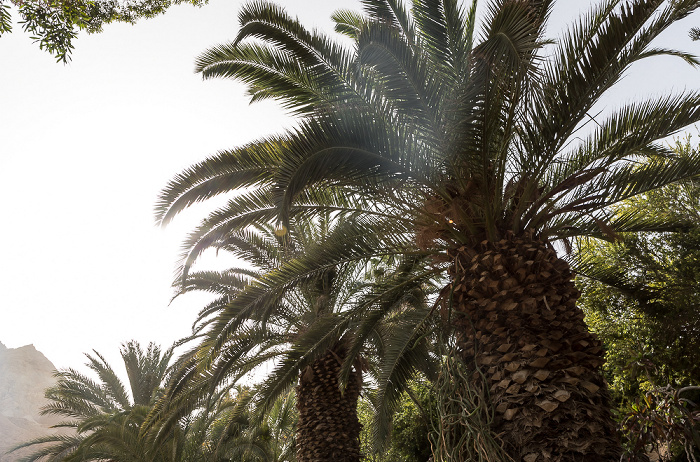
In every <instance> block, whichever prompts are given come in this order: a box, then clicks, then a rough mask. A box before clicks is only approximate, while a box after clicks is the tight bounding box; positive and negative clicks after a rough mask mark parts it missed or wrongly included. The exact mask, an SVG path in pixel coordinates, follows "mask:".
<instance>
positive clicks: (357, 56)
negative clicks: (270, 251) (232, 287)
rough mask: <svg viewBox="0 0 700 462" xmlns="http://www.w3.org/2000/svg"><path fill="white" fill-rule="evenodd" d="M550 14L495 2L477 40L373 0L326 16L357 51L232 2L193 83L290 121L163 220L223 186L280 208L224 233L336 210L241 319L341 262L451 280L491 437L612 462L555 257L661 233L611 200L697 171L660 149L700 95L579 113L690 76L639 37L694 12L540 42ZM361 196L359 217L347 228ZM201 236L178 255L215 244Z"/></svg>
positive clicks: (163, 211) (610, 432) (679, 9)
mask: <svg viewBox="0 0 700 462" xmlns="http://www.w3.org/2000/svg"><path fill="white" fill-rule="evenodd" d="M553 4H554V1H553V0H494V1H491V2H489V3H488V6H487V8H486V10H485V14H484V18H483V25H482V28H481V33H480V35H479V38H478V40H477V41H473V40H472V37H473V31H474V15H475V10H476V8H475V6H476V4H475V3H474V4H472V6H471V8H470V9H468V10H463V9H462V8H461V7H460V6H459V3H458V2H457V0H414V1H413V2H411V7H410V8H407V7H406V6H405V4H404V3H403V2H401V1H399V0H367V1H364V2H363V5H364V7H365V15H360V14H357V13H354V12H348V11H340V12H337V13H336V14H335V15H334V19H335V20H336V24H337V25H336V30H338V31H340V32H342V33H344V34H346V35H348V36H349V37H350V38H351V39H352V40H353V41H354V43H353V45H354V48H353V49H352V50H348V49H346V48H344V47H343V46H342V45H340V44H337V43H334V42H332V41H331V40H329V39H328V38H326V37H325V36H324V35H322V34H320V33H318V32H310V31H308V30H307V29H305V28H304V27H303V26H302V25H301V24H300V23H299V22H298V21H296V20H295V19H293V18H291V17H289V16H288V15H287V14H286V13H285V12H284V11H283V10H282V9H281V8H279V7H277V6H275V5H273V4H270V3H267V2H264V1H257V2H252V3H249V4H247V5H246V6H245V7H244V8H243V10H242V12H241V14H240V19H241V30H240V31H239V34H238V37H237V38H236V40H235V41H234V42H233V43H230V44H226V45H221V46H218V47H214V48H212V49H210V50H208V51H207V52H205V53H204V54H203V55H202V56H201V57H200V59H199V60H198V64H197V65H198V70H200V71H201V72H202V74H203V75H204V76H205V77H231V78H234V79H237V80H241V81H243V82H245V83H246V84H247V85H248V88H249V91H250V93H251V95H252V98H253V100H260V99H266V98H275V99H278V100H279V101H281V103H282V104H283V105H284V106H285V107H287V108H289V109H290V110H291V111H293V112H294V113H296V114H298V115H299V116H300V118H301V119H300V121H299V123H298V126H297V127H296V128H295V129H293V130H290V131H288V132H287V133H285V134H283V135H280V136H277V137H270V138H268V139H264V140H260V141H257V142H254V143H250V144H248V145H246V146H243V147H241V148H238V149H234V150H231V151H227V152H223V153H220V154H219V155H217V156H215V157H212V158H211V159H208V160H206V161H204V162H202V163H200V164H197V165H195V166H193V167H192V168H190V169H188V170H187V171H185V172H183V173H182V174H180V175H179V176H177V177H176V178H175V179H174V180H173V181H171V183H170V184H169V185H168V187H167V188H166V189H165V191H164V192H163V194H162V196H161V201H160V203H159V206H158V219H159V220H160V221H161V222H162V223H166V222H168V221H169V220H170V219H171V218H172V217H173V216H174V215H175V214H177V213H178V212H179V211H180V210H182V209H183V208H185V207H188V206H189V205H191V204H193V203H196V202H198V201H201V200H205V199H208V198H210V197H212V196H214V195H216V194H221V193H225V192H229V191H236V190H238V191H244V190H245V191H248V192H247V193H246V194H248V197H250V198H253V197H254V196H255V195H256V194H258V192H259V191H265V194H268V193H269V194H272V195H273V198H274V200H273V205H274V206H273V207H268V208H267V209H265V210H261V209H256V210H257V212H256V213H252V212H250V210H246V209H237V210H234V209H230V210H229V211H228V213H229V215H228V220H230V221H231V223H235V224H234V225H232V226H240V224H241V223H244V222H246V221H247V222H248V223H253V222H255V221H256V220H257V221H258V222H265V221H268V222H274V221H275V220H276V219H279V220H280V223H281V224H283V225H285V226H286V225H288V223H289V222H290V220H292V219H293V217H294V216H296V215H298V214H305V215H307V216H308V215H312V214H314V213H319V211H326V212H327V211H328V210H334V211H336V213H339V214H344V213H347V214H348V216H350V217H352V219H348V220H345V221H344V223H343V225H342V227H341V228H340V229H339V230H338V231H337V232H336V233H335V235H336V237H335V238H333V239H329V240H327V241H326V242H325V244H324V248H323V249H316V250H315V251H314V252H312V253H309V254H308V255H306V256H303V257H299V259H297V260H296V261H295V262H294V264H287V265H283V266H282V267H281V268H280V270H279V271H276V272H274V273H271V274H270V275H269V276H268V278H267V279H266V280H265V283H264V284H262V283H261V284H254V285H250V286H248V287H247V288H246V289H245V290H244V292H243V293H242V294H241V295H240V296H239V297H238V299H239V300H244V301H246V303H245V304H244V305H242V306H240V309H241V310H244V311H250V312H252V311H254V310H256V309H258V308H259V307H261V306H264V305H266V304H267V303H268V302H269V300H270V299H271V298H274V297H275V296H276V294H277V293H278V291H279V290H281V288H286V287H290V286H293V285H294V284H295V283H300V282H301V281H304V280H306V279H307V278H308V277H309V275H312V274H321V273H322V272H323V271H326V270H328V268H330V267H332V266H333V265H335V264H337V262H350V261H364V262H367V261H369V260H370V259H372V258H380V257H381V258H387V257H391V256H400V255H403V256H405V258H407V259H408V258H414V259H416V260H417V261H421V262H425V261H426V259H430V260H429V261H430V262H431V263H432V264H431V265H426V264H421V265H415V266H414V267H412V268H411V271H412V274H413V276H412V278H415V279H420V278H423V277H427V276H432V277H436V278H437V277H439V276H442V278H443V279H442V280H443V281H446V282H445V283H444V287H443V290H442V292H441V296H440V297H439V299H438V301H437V302H438V303H437V304H438V306H440V307H441V309H442V311H443V313H445V318H446V319H449V320H450V321H451V323H452V326H453V327H454V328H455V329H456V330H457V332H458V335H459V338H460V347H461V356H462V357H463V358H464V359H466V360H468V361H467V362H468V363H472V362H473V363H474V364H475V367H478V369H479V370H480V371H482V372H483V374H484V376H485V377H486V380H487V382H488V388H489V389H490V392H491V402H492V404H493V408H494V412H495V415H496V418H495V420H494V424H493V431H494V432H496V433H498V434H500V435H503V438H504V439H505V441H506V443H507V447H508V449H509V451H510V453H511V455H512V457H513V458H515V459H516V460H524V461H526V462H534V461H537V460H586V461H596V460H605V461H609V460H616V459H617V458H618V457H619V451H620V448H619V443H618V442H617V440H616V438H615V436H614V435H615V427H614V424H613V422H612V419H611V417H610V412H609V405H608V397H607V391H606V386H605V383H604V380H603V377H602V376H601V374H600V372H599V367H600V365H601V364H602V363H603V359H602V346H601V344H600V342H599V341H598V340H597V339H595V338H594V337H593V336H592V335H591V334H590V333H589V332H588V330H587V328H586V325H585V323H584V322H583V315H582V313H581V311H580V310H579V309H578V308H577V307H576V299H577V297H578V292H577V290H576V288H575V287H574V285H573V283H572V281H571V279H572V277H573V273H572V271H571V269H570V268H569V265H568V263H567V262H566V261H565V260H564V259H562V258H560V257H559V256H558V255H557V253H556V252H555V250H554V245H555V244H556V243H560V244H562V245H563V247H565V248H566V247H567V246H568V245H569V241H570V239H572V238H576V237H578V236H591V237H595V238H600V239H614V237H615V235H616V233H618V232H626V231H629V232H634V231H643V230H663V229H669V228H672V227H673V226H674V225H675V224H676V223H674V222H672V220H671V221H668V220H667V221H664V220H658V219H655V218H654V217H649V216H644V215H643V214H635V213H628V214H624V215H615V214H613V213H612V212H611V206H613V205H614V204H617V203H619V202H620V201H623V200H625V199H628V198H630V197H634V196H635V195H638V194H642V193H644V192H646V191H650V190H653V189H656V188H659V187H661V186H663V185H665V184H668V183H672V182H674V181H677V180H680V179H683V178H688V177H692V176H695V175H698V174H699V173H700V156H697V155H693V156H689V157H682V158H681V157H678V156H676V155H675V154H674V153H673V152H672V150H671V149H670V148H668V147H666V146H665V145H664V144H663V143H661V142H660V141H661V140H663V139H664V138H665V137H667V136H669V135H671V134H673V133H676V132H677V131H679V130H681V129H683V128H684V127H686V126H688V125H689V124H692V123H694V122H697V121H698V120H700V94H698V93H697V92H684V93H681V94H678V95H675V96H660V97H656V98H649V99H645V100H643V101H640V102H634V103H629V104H627V105H624V106H623V107H622V108H621V109H618V110H614V111H610V112H609V114H608V115H607V116H605V117H601V116H600V115H594V114H592V110H593V108H594V105H595V104H596V103H597V102H599V101H600V99H601V98H602V97H603V96H604V95H605V94H606V93H607V91H608V90H609V89H610V88H611V87H612V86H613V85H614V84H616V83H617V82H619V81H620V79H621V77H622V76H623V75H624V74H625V72H626V71H627V70H628V69H629V67H630V66H631V65H632V64H633V63H635V62H637V61H640V60H642V59H644V58H648V57H653V56H658V55H671V56H677V57H680V58H682V59H684V60H686V61H687V62H689V63H691V64H693V65H697V64H698V60H697V59H696V58H695V57H694V56H691V55H689V54H687V53H683V52H680V51H676V50H669V49H661V48H657V47H655V46H653V43H652V42H653V40H654V39H655V38H656V37H657V36H658V35H659V34H660V33H661V32H663V31H664V30H666V29H667V28H668V27H669V26H671V25H672V24H674V23H675V22H676V21H678V20H679V19H682V18H684V17H686V16H687V15H688V14H690V13H691V12H693V11H694V10H696V9H697V8H698V7H700V1H698V0H679V1H664V0H606V1H603V2H601V3H600V4H599V5H597V6H595V7H594V8H593V9H592V10H591V11H590V13H588V14H587V15H585V16H582V17H581V18H580V19H579V20H577V21H576V22H575V23H574V24H573V25H571V26H569V27H568V28H567V29H566V30H565V31H564V33H563V34H562V36H561V37H560V38H559V39H558V40H557V41H549V40H547V39H546V38H545V37H544V31H545V26H546V23H547V18H548V16H549V12H550V10H551V8H552V6H553ZM592 121H593V122H594V123H595V127H591V126H589V124H590V123H591V122H592ZM642 160H643V161H644V162H640V161H642ZM355 200H361V201H363V202H364V205H363V207H360V208H358V209H355V210H354V212H351V210H352V208H351V206H350V205H349V204H350V203H352V202H353V201H355ZM249 212H250V213H249ZM222 219H223V218H222ZM199 238H201V240H199V241H197V240H194V241H191V242H189V243H188V244H191V245H190V246H189V247H188V248H189V250H190V251H191V252H190V254H189V257H188V258H191V257H196V255H197V254H198V253H197V252H199V249H203V248H206V247H207V245H208V244H209V243H210V242H211V241H207V239H209V238H211V236H209V235H207V234H206V233H204V234H202V235H200V236H199ZM192 261H193V260H191V259H188V260H186V262H185V265H184V271H183V273H186V271H187V267H188V264H190V263H191V262H192ZM415 270H420V272H417V271H415ZM395 282H397V284H395V285H394V287H393V289H392V288H391V287H389V286H387V285H384V286H383V288H382V289H379V288H378V289H377V290H375V292H374V293H375V297H374V298H373V299H372V300H371V301H370V299H367V300H366V303H365V304H364V305H363V304H358V305H357V307H356V308H357V315H358V316H359V313H360V312H361V311H362V310H370V307H375V306H377V304H376V302H377V300H381V299H382V297H385V296H387V297H395V296H396V294H397V292H400V291H401V290H402V289H404V288H405V286H402V285H401V284H400V283H398V282H399V279H396V280H395ZM379 318H380V317H374V316H366V319H367V321H366V324H367V325H369V324H371V322H372V321H373V320H377V319H379ZM363 330H364V331H369V330H370V329H369V328H368V327H367V328H363ZM351 349H352V348H351ZM348 360H349V361H351V360H352V357H351V356H349V357H348ZM471 376H472V377H474V378H475V379H476V378H478V377H481V375H480V374H472V375H471Z"/></svg>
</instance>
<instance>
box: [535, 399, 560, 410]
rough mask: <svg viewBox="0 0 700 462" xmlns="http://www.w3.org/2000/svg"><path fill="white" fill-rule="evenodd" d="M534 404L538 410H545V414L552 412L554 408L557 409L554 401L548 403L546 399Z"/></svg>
mask: <svg viewBox="0 0 700 462" xmlns="http://www.w3.org/2000/svg"><path fill="white" fill-rule="evenodd" d="M535 404H537V406H539V407H540V408H542V409H543V410H545V411H547V412H552V411H553V410H555V409H556V408H558V407H559V403H555V402H554V401H550V400H548V399H545V400H543V401H540V402H539V403H535Z"/></svg>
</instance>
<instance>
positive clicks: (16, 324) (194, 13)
mask: <svg viewBox="0 0 700 462" xmlns="http://www.w3.org/2000/svg"><path fill="white" fill-rule="evenodd" d="M241 3H242V2H241V1H239V0H210V2H209V4H208V5H205V6H203V7H201V8H194V7H192V6H189V5H182V6H178V7H173V8H171V10H170V11H168V12H167V13H166V14H165V15H163V16H160V17H158V18H155V19H151V20H144V21H141V22H139V23H138V24H136V25H134V26H131V25H123V24H112V25H107V26H106V27H105V30H104V32H103V33H101V34H96V35H85V34H83V35H81V36H80V37H79V39H78V40H77V41H76V42H75V50H74V52H73V59H72V62H71V63H70V64H68V65H65V66H64V65H62V64H57V63H55V60H54V58H53V57H52V56H50V55H49V54H48V53H45V52H43V51H40V50H39V49H38V46H37V45H36V44H33V43H32V40H31V39H30V38H29V36H28V35H27V34H24V33H23V32H22V31H21V26H20V25H17V24H15V31H14V32H13V33H11V34H6V35H5V36H3V37H1V38H0V243H1V245H2V250H1V251H0V256H1V257H0V258H1V260H0V342H2V343H4V344H5V345H6V346H8V347H10V348H16V347H19V346H23V345H26V344H30V343H31V344H34V345H35V346H36V347H37V349H39V350H40V351H42V352H43V353H44V354H45V355H46V356H47V357H48V358H49V359H50V360H51V361H52V362H53V363H54V365H55V366H56V367H59V368H64V367H76V366H78V367H80V366H81V365H82V364H83V362H84V357H83V355H82V354H83V353H84V352H89V351H90V350H92V349H95V350H97V351H99V352H101V353H103V354H105V356H106V357H107V358H108V360H109V361H110V362H113V363H115V364H116V363H117V362H118V349H119V345H120V343H121V342H124V341H127V340H130V339H136V340H138V341H140V342H141V343H142V344H147V343H148V342H149V341H155V342H157V343H159V344H161V345H164V346H168V345H170V344H171V343H172V342H173V341H174V340H176V339H178V338H180V337H182V336H184V335H186V334H187V333H188V332H189V328H190V325H191V323H192V321H193V320H194V317H195V315H196V313H197V311H198V310H199V308H200V306H201V305H202V300H201V299H200V300H197V299H194V298H183V299H181V300H180V299H178V300H176V301H175V302H174V303H173V304H171V305H170V306H168V304H169V301H170V298H171V296H172V289H171V286H170V283H171V280H172V275H173V269H174V267H175V262H176V260H177V256H178V253H179V243H180V242H181V240H182V239H183V238H184V236H185V234H186V232H187V231H188V230H190V229H191V228H193V227H194V225H195V224H196V223H197V220H198V218H200V217H202V216H203V215H202V214H203V213H205V212H206V211H207V210H209V208H208V207H207V206H204V207H201V206H200V207H199V208H196V209H195V210H193V211H192V212H190V213H186V214H184V215H183V216H182V217H181V218H180V219H176V221H175V222H174V223H173V224H172V225H170V226H169V227H168V228H166V229H160V228H156V226H155V224H154V220H153V205H154V203H155V200H156V197H157V194H158V192H159V191H160V189H161V188H162V187H164V186H165V184H166V182H167V181H168V180H169V179H170V178H172V177H173V176H174V175H175V174H177V173H178V172H179V171H181V170H182V169H184V168H186V167H187V166H189V165H190V164H192V163H195V162H197V161H199V160H201V159H203V158H204V157H206V156H208V155H210V154H213V153H215V152H216V151H217V150H220V149H226V148H231V147H234V146H237V145H240V144H242V143H245V142H247V141H251V140H254V139H257V138H259V137H261V136H264V135H267V134H271V133H277V132H279V131H280V130H282V129H283V128H284V127H285V126H289V125H290V124H291V121H290V119H288V118H287V117H286V116H285V115H284V113H283V112H282V111H281V110H280V109H279V108H278V107H277V106H276V105H275V104H273V103H257V104H254V105H252V106H250V105H249V104H248V100H247V98H246V97H245V96H244V92H243V87H242V86H241V85H240V84H237V83H234V82H232V81H229V80H208V81H203V80H202V79H201V77H199V76H198V75H195V74H194V73H193V63H194V58H195V57H196V56H197V55H198V54H199V53H201V52H202V51H203V50H205V49H206V48H207V47H210V46H213V45H215V44H217V43H221V42H225V41H228V40H230V39H232V38H233V37H234V35H235V33H236V31H237V27H238V22H237V12H238V10H239V8H240V5H241ZM279 3H281V4H283V5H284V6H286V8H287V10H288V11H289V12H290V13H291V14H293V15H297V16H299V17H300V19H301V20H302V21H303V22H304V23H305V24H306V25H307V26H317V27H320V28H321V29H323V30H325V31H327V32H328V33H332V23H331V21H330V19H329V17H330V15H331V13H332V12H333V11H335V10H336V9H338V8H352V9H359V1H358V0H284V1H282V2H279ZM587 3H588V2H586V1H581V0H559V2H558V6H557V9H555V13H554V15H553V18H552V24H553V28H552V29H553V31H557V30H560V29H561V24H562V18H566V19H570V18H572V17H574V16H575V15H576V14H577V11H579V10H580V9H581V8H583V7H584V6H585V5H586V4H587ZM15 19H16V15H15ZM693 25H700V17H698V15H694V16H693V17H691V18H689V19H687V20H685V21H684V22H682V23H681V24H678V25H677V26H676V27H675V28H674V30H673V31H669V32H668V33H667V34H665V35H664V37H663V42H660V43H661V44H662V45H665V46H672V47H673V46H675V47H678V48H681V49H684V50H687V51H691V52H694V53H696V54H700V42H691V41H690V40H689V39H688V37H687V31H688V29H689V28H690V27H692V26H693ZM684 88H687V89H691V88H692V89H697V88H700V70H693V69H692V68H690V67H689V66H687V65H685V64H684V63H682V62H681V61H680V60H677V59H670V58H663V59H656V60H654V61H652V62H650V64H647V65H643V66H637V67H634V68H632V70H631V72H630V73H629V76H628V77H626V78H625V79H624V80H623V82H622V83H621V84H620V85H618V87H616V89H615V95H614V98H611V99H609V100H606V101H605V102H603V104H601V109H602V110H604V109H605V108H606V107H608V106H611V105H614V104H615V103H619V102H622V101H629V100H631V99H634V98H643V97H645V96H646V95H652V94H659V93H660V92H661V91H662V90H666V91H668V90H674V91H680V90H683V89H684ZM691 132H693V133H696V130H691Z"/></svg>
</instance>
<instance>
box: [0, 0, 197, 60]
mask: <svg viewBox="0 0 700 462" xmlns="http://www.w3.org/2000/svg"><path fill="white" fill-rule="evenodd" d="M206 2H207V0H136V1H128V2H122V1H119V0H107V1H103V0H29V1H27V0H0V35H2V34H4V33H8V32H11V31H12V17H11V14H10V5H14V6H15V7H16V8H17V13H18V14H19V16H20V18H21V20H20V24H22V28H23V29H24V31H25V32H27V33H28V34H30V36H31V37H32V39H33V40H34V41H35V42H38V43H39V48H41V49H42V50H46V51H48V52H49V53H51V54H52V55H54V56H55V57H56V60H57V61H62V62H64V63H66V62H68V61H69V60H70V53H71V51H72V50H73V40H74V39H75V38H76V37H77V35H78V32H79V31H86V32H87V33H90V34H94V33H98V32H101V31H102V27H103V26H104V25H105V24H109V23H112V22H126V23H130V24H134V23H136V21H138V20H139V19H141V18H151V17H154V16H157V15H159V14H162V13H164V12H165V11H166V10H167V9H168V8H170V7H171V6H172V5H178V4H181V3H191V4H193V5H195V6H201V5H203V4H205V3H206Z"/></svg>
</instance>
